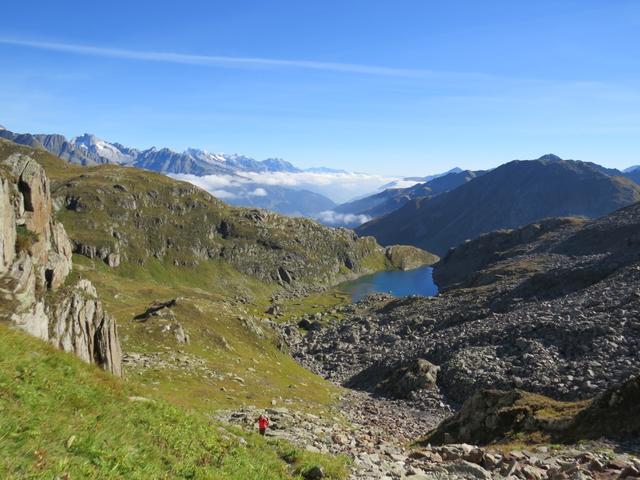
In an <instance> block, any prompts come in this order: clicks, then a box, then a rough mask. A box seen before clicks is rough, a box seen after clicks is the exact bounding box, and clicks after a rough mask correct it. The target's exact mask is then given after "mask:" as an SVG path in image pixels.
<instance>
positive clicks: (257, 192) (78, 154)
mask: <svg viewBox="0 0 640 480" xmlns="http://www.w3.org/2000/svg"><path fill="white" fill-rule="evenodd" d="M0 138H6V139H8V140H11V141H13V142H15V143H19V144H21V145H27V146H30V147H33V148H41V149H44V150H47V151H49V152H50V153H52V154H54V155H56V156H57V157H60V158H62V159H63V160H67V161H68V162H70V163H74V164H80V165H100V164H105V163H116V164H120V165H127V166H131V167H136V168H143V169H145V170H152V171H154V172H160V173H165V174H169V175H171V174H173V175H177V174H186V175H196V176H198V177H203V176H207V175H224V176H229V177H233V178H237V179H238V182H237V185H234V186H227V187H225V192H224V193H225V196H223V197H221V198H222V199H224V200H225V201H226V202H228V203H232V204H235V205H241V206H248V207H259V208H266V209H269V210H273V211H276V212H279V213H283V214H286V215H296V216H314V215H316V214H318V213H319V212H321V211H324V210H330V209H331V208H333V207H334V206H335V203H334V202H333V201H332V200H330V199H329V198H327V197H325V196H323V195H321V194H319V193H314V192H311V191H309V190H304V189H294V188H288V187H283V186H274V185H261V184H260V183H255V182H254V181H251V180H250V179H244V178H243V177H242V174H243V173H244V174H246V173H274V172H285V173H300V172H303V171H310V172H314V173H346V172H345V171H343V170H334V169H330V168H325V167H315V168H311V169H309V170H301V169H299V168H296V167H294V166H293V165H292V164H291V163H289V162H287V161H285V160H282V159H279V158H268V159H266V160H261V161H260V160H255V159H253V158H250V157H247V156H244V155H237V154H232V155H228V154H222V153H209V152H207V151H205V150H200V149H196V148H189V149H187V150H185V151H184V152H174V151H173V150H170V149H168V148H155V147H153V148H149V149H146V150H139V149H136V148H129V147H125V146H124V145H121V144H120V143H111V142H107V141H105V140H102V139H100V138H98V137H96V136H95V135H92V134H89V133H85V134H84V135H81V136H78V137H74V138H72V139H71V140H67V139H66V138H65V137H64V136H63V135H57V134H30V133H25V134H19V133H14V132H11V131H9V130H7V129H5V128H4V127H0Z"/></svg>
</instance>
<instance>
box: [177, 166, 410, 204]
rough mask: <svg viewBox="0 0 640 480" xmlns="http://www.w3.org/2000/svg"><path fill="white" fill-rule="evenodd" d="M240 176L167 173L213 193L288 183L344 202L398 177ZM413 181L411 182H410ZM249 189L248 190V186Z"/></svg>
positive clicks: (258, 192) (258, 191) (259, 191)
mask: <svg viewBox="0 0 640 480" xmlns="http://www.w3.org/2000/svg"><path fill="white" fill-rule="evenodd" d="M241 175H242V176H227V175H205V176H202V177H198V176H196V175H191V174H184V173H181V174H171V175H170V176H171V177H173V178H175V179H178V180H184V181H187V182H190V183H193V184H194V185H196V186H198V187H200V188H202V189H204V190H207V191H208V192H210V193H212V194H213V195H215V196H218V197H220V198H230V197H228V196H227V197H223V196H221V195H220V193H219V192H221V191H223V192H224V193H223V194H222V195H229V194H233V195H237V194H238V192H240V191H242V192H244V195H249V196H265V195H266V194H267V191H266V190H265V189H264V188H262V187H265V186H266V187H270V186H271V187H288V188H293V189H299V190H302V189H303V190H310V191H312V192H316V193H319V194H321V195H325V196H326V197H329V198H331V199H332V200H334V201H336V202H344V201H347V200H350V199H352V198H354V197H356V196H360V195H365V194H370V193H371V192H376V191H378V189H379V188H380V187H381V186H382V185H385V184H386V183H388V182H394V181H397V180H399V179H398V178H397V177H386V176H383V175H373V174H366V173H346V172H345V173H315V172H297V173H289V172H262V173H254V172H242V174H241ZM413 183H415V182H413ZM249 188H250V189H251V190H248V189H249Z"/></svg>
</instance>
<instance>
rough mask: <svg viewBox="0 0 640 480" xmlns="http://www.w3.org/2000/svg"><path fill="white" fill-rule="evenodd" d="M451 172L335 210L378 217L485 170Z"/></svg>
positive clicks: (432, 194)
mask: <svg viewBox="0 0 640 480" xmlns="http://www.w3.org/2000/svg"><path fill="white" fill-rule="evenodd" d="M450 172H451V173H444V174H442V175H434V176H432V177H425V178H430V180H427V181H426V182H425V183H418V184H417V185H414V186H412V187H408V188H387V189H386V190H383V191H382V192H380V193H376V194H374V195H370V196H368V197H365V198H361V199H358V200H354V201H352V202H347V203H343V204H341V205H338V206H337V207H336V208H335V209H334V211H335V212H337V213H341V214H352V215H366V216H367V217H371V218H376V217H379V216H381V215H386V214H388V213H391V212H393V211H395V210H397V209H399V208H400V207H402V206H404V205H405V204H406V203H407V202H409V201H411V200H414V199H416V198H423V197H434V196H436V195H440V194H441V193H444V192H448V191H449V190H453V189H454V188H457V187H459V186H460V185H462V184H464V183H466V182H468V181H469V180H471V179H473V178H475V177H477V176H479V175H482V174H483V173H484V172H483V171H477V172H472V171H470V170H460V169H459V168H458V169H455V171H450Z"/></svg>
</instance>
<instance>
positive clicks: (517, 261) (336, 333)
mask: <svg viewBox="0 0 640 480" xmlns="http://www.w3.org/2000/svg"><path fill="white" fill-rule="evenodd" d="M638 232H640V205H638V204H636V205H632V206H630V207H627V208H624V209H621V210H619V211H617V212H614V213H613V214H611V215H608V216H606V217H603V218H602V219H599V220H596V221H593V222H588V223H584V222H580V221H572V220H567V221H562V220H555V221H550V222H545V223H543V224H542V225H540V224H536V225H533V226H529V227H525V228H524V229H522V230H520V231H516V232H502V233H500V232H499V233H495V234H489V235H488V236H483V237H480V238H479V239H477V240H475V241H472V242H469V243H467V244H464V245H462V246H461V247H459V249H455V250H453V251H452V252H450V253H449V255H448V256H447V257H445V258H444V259H443V260H442V261H441V262H440V263H439V264H438V265H437V266H436V270H435V271H436V280H437V281H440V282H441V283H442V286H443V287H445V291H446V293H444V294H442V295H440V296H438V297H435V298H417V297H416V298H404V299H392V298H386V299H385V298H384V297H378V298H374V299H369V300H367V301H365V302H362V303H361V304H359V305H358V306H357V307H356V308H354V310H353V312H352V313H347V314H346V315H345V316H346V318H345V320H344V321H341V322H333V323H331V324H329V325H328V326H327V327H325V328H319V329H314V330H311V331H309V332H308V333H307V334H305V335H298V334H297V332H296V329H290V330H289V334H290V335H289V340H288V341H289V343H290V344H291V350H292V352H293V354H294V356H295V357H296V358H298V359H299V360H300V361H301V362H302V363H303V364H304V365H306V366H308V367H309V368H311V369H313V370H314V371H316V372H318V373H321V374H322V375H324V376H326V377H327V378H331V379H334V380H336V381H338V382H340V383H343V384H347V385H357V386H358V387H359V388H364V389H367V390H371V391H377V390H379V387H381V386H383V385H384V384H385V383H388V380H389V378H388V375H389V372H393V371H394V370H397V369H398V368H399V367H400V368H404V367H406V366H407V365H412V364H413V365H415V364H416V362H418V361H419V360H424V361H428V362H429V363H430V364H432V365H434V367H435V368H438V372H437V379H436V385H435V387H432V386H431V385H430V384H428V383H425V385H428V387H427V388H416V389H415V390H414V391H413V392H404V393H403V394H402V395H403V396H406V397H408V398H418V397H420V398H426V399H428V398H432V397H434V394H435V396H436V398H437V395H438V393H437V392H440V393H442V394H444V395H445V397H446V399H447V400H448V401H449V402H452V403H454V404H460V403H462V402H463V401H464V400H465V399H466V398H468V397H469V396H470V395H471V394H472V393H473V392H474V391H476V390H478V389H482V388H503V389H509V388H521V389H524V390H527V391H531V392H536V393H541V394H545V395H549V396H551V397H554V398H559V399H580V398H589V397H593V396H594V395H595V394H597V393H600V392H602V391H604V390H605V389H606V388H607V387H609V386H611V385H613V384H616V383H620V382H622V381H624V380H626V379H627V378H628V377H629V376H630V375H632V374H634V373H636V372H638V368H639V367H638V365H640V242H639V241H638V235H639V233H638ZM474 255H477V258H476V259H475V264H474V263H471V265H472V267H471V268H469V267H468V266H467V265H468V259H469V258H470V257H474ZM474 265H475V269H474ZM416 385H417V384H416ZM434 392H435V393H434Z"/></svg>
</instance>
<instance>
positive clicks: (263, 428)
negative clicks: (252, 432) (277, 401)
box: [258, 415, 269, 435]
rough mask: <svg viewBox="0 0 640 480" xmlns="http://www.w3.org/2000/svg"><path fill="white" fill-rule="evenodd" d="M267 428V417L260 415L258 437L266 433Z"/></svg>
mask: <svg viewBox="0 0 640 480" xmlns="http://www.w3.org/2000/svg"><path fill="white" fill-rule="evenodd" d="M268 426H269V417H267V416H266V415H260V417H259V418H258V430H259V431H260V435H264V432H266V431H267V427H268Z"/></svg>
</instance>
